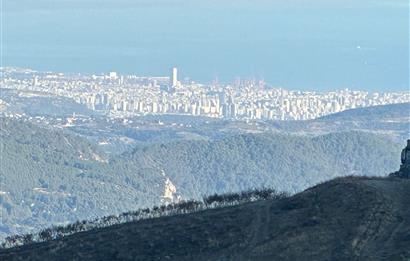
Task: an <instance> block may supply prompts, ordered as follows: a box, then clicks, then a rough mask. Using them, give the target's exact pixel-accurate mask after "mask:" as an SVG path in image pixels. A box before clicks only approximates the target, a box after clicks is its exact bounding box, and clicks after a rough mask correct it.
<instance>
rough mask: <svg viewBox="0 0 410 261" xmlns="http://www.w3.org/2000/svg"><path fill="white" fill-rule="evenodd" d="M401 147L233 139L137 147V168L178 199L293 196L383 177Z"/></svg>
mask: <svg viewBox="0 0 410 261" xmlns="http://www.w3.org/2000/svg"><path fill="white" fill-rule="evenodd" d="M400 150H401V146H400V145H397V144H395V143H392V142H391V141H390V140H388V139H386V138H383V137H382V136H376V135H372V134H367V133H361V132H347V133H334V134H328V135H323V136H318V137H314V138H311V137H299V136H291V135H239V136H231V137H227V138H224V139H222V140H216V141H180V142H174V143H167V144H155V145H151V146H148V147H144V148H138V149H136V150H135V151H134V152H133V153H131V154H130V155H128V156H127V157H128V158H129V161H132V162H134V164H137V165H147V163H150V164H148V165H151V166H152V168H153V169H163V170H164V171H165V173H166V175H167V176H168V177H170V179H171V180H172V182H173V183H174V184H175V185H176V186H177V188H179V191H180V193H182V195H183V196H184V197H189V198H192V197H194V198H200V197H201V196H202V195H208V194H212V193H215V192H216V193H227V192H231V191H242V190H247V189H249V188H260V187H272V188H275V189H276V190H279V191H287V192H292V193H293V192H299V191H301V190H303V189H306V188H307V187H310V186H312V185H314V184H317V183H318V182H322V181H325V180H329V179H331V178H334V177H338V176H345V175H364V176H383V175H385V174H386V173H390V172H392V171H394V170H396V169H397V168H398V165H399V162H398V160H397V159H398V155H399V154H400Z"/></svg>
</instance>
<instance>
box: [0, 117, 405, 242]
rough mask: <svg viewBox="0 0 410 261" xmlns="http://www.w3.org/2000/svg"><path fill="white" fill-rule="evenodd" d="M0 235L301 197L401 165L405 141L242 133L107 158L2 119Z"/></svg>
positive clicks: (84, 145) (61, 136)
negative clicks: (261, 197)
mask: <svg viewBox="0 0 410 261" xmlns="http://www.w3.org/2000/svg"><path fill="white" fill-rule="evenodd" d="M0 125H1V126H0V127H1V128H0V129H1V130H0V146H1V147H0V148H1V152H2V158H1V166H2V167H1V168H0V174H1V175H0V178H1V180H0V182H1V188H0V201H1V204H0V207H1V208H2V209H1V211H2V222H1V223H0V238H1V237H4V236H6V235H10V234H14V233H26V232H30V231H32V230H38V229H39V228H41V227H48V226H50V225H52V224H64V223H67V222H75V221H76V220H78V219H90V218H94V217H99V216H103V215H111V214H118V213H121V212H125V211H130V210H133V209H138V208H141V207H146V206H153V205H158V204H160V203H161V200H162V199H163V198H162V196H164V193H165V188H166V184H168V185H170V184H169V183H167V179H168V178H169V182H171V183H172V184H173V185H175V187H176V193H174V191H173V190H172V186H171V185H170V189H169V190H168V192H169V194H170V196H171V197H174V198H175V199H176V198H177V197H178V196H179V197H182V198H184V199H191V198H194V199H198V198H201V197H202V196H203V195H210V194H214V193H219V194H222V193H225V192H237V191H243V190H247V189H250V188H261V187H270V188H273V189H275V190H277V191H286V192H298V191H301V190H303V189H306V188H307V187H309V186H312V185H315V184H317V183H318V182H321V181H324V180H328V179H331V178H333V177H336V176H343V175H372V176H374V175H376V176H381V175H385V174H386V173H390V172H392V171H394V170H396V169H397V168H398V165H399V160H398V158H399V156H398V155H400V150H401V147H402V145H401V144H395V143H393V142H391V141H389V140H388V139H386V138H385V137H383V136H375V135H372V134H366V133H360V132H349V133H335V134H329V135H324V136H318V137H315V138H311V137H298V136H289V135H274V134H263V135H239V136H229V137H226V138H224V139H222V140H216V141H180V142H171V143H164V144H153V145H150V146H145V147H141V148H136V149H135V150H134V151H133V152H132V153H130V154H127V155H121V156H108V155H105V154H104V153H102V152H101V151H100V150H98V148H97V147H96V146H95V145H94V144H92V143H90V142H88V141H87V140H85V139H82V138H80V137H77V136H72V135H68V134H66V133H65V132H64V130H50V129H46V128H41V127H38V126H36V125H32V124H29V123H27V122H22V121H18V120H10V119H4V118H1V119H0Z"/></svg>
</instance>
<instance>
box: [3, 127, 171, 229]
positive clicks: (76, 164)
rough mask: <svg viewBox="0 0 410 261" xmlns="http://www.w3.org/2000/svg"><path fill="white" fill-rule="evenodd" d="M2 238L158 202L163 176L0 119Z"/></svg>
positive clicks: (75, 140) (73, 140) (77, 141)
mask: <svg viewBox="0 0 410 261" xmlns="http://www.w3.org/2000/svg"><path fill="white" fill-rule="evenodd" d="M0 124H1V125H0V129H1V130H0V149H1V168H0V174H1V175H0V176H1V180H0V182H1V189H0V190H1V194H0V203H1V204H0V206H1V213H2V222H1V223H0V236H4V235H7V234H10V233H21V232H28V231H30V230H31V229H34V228H35V229H37V228H39V227H45V226H49V225H50V224H59V223H67V222H73V221H76V220H77V219H84V218H87V219H89V218H92V217H96V216H101V215H106V214H110V213H120V212H122V211H124V210H126V209H135V208H137V207H141V206H148V205H152V204H153V203H159V202H160V201H159V200H160V196H161V193H162V187H163V186H164V181H165V180H164V177H162V176H161V175H159V173H156V172H155V173H151V172H150V171H149V170H144V171H141V170H140V169H136V168H135V167H134V166H133V165H129V164H127V162H123V161H121V159H109V158H107V156H105V155H104V154H102V153H101V152H100V151H98V150H97V149H96V147H95V146H94V145H92V144H90V143H89V142H88V141H86V140H84V139H81V138H79V137H75V136H71V135H67V134H64V132H62V131H53V130H49V129H45V128H39V127H37V126H35V125H32V124H29V123H25V122H19V121H16V120H7V119H1V120H0Z"/></svg>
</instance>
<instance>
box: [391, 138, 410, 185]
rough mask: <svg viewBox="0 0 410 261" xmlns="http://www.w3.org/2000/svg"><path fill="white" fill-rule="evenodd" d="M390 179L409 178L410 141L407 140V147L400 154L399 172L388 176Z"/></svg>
mask: <svg viewBox="0 0 410 261" xmlns="http://www.w3.org/2000/svg"><path fill="white" fill-rule="evenodd" d="M390 177H399V178H406V179H409V178H410V139H409V140H407V146H406V147H405V148H404V149H403V150H402V152H401V165H400V170H399V171H397V172H394V173H392V174H390Z"/></svg>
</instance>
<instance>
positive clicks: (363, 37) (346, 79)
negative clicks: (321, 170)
mask: <svg viewBox="0 0 410 261" xmlns="http://www.w3.org/2000/svg"><path fill="white" fill-rule="evenodd" d="M2 3H3V4H2V10H1V11H2V17H1V18H2V24H3V27H2V28H3V30H2V39H1V40H2V46H3V57H2V58H3V59H2V63H3V65H4V66H18V67H24V68H31V69H35V70H50V71H58V72H79V73H101V72H109V71H117V72H119V73H124V74H137V75H153V76H155V75H168V74H169V71H170V68H171V67H173V66H177V67H178V68H179V71H180V75H182V77H190V78H191V79H192V80H195V81H198V82H204V83H206V82H210V81H212V80H214V79H218V80H219V81H220V82H231V81H233V80H234V79H237V78H241V79H253V78H254V79H264V80H265V81H266V82H267V83H269V84H270V85H273V86H277V87H279V86H280V87H284V88H288V89H298V90H317V91H327V90H335V89H340V88H351V89H360V90H368V91H391V90H393V91H405V90H409V1H408V0H390V1H384V0H361V1H357V0H356V1H352V0H344V1H342V0H333V1H324V0H310V1H307V0H287V1H278V0H269V1H268V0H252V1H251V0H235V1H227V0H219V1H217V0H207V1H198V0H184V1H182V0H149V1H148V0H115V1H114V0H98V1H97V0H58V1H56V0H3V1H2Z"/></svg>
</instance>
